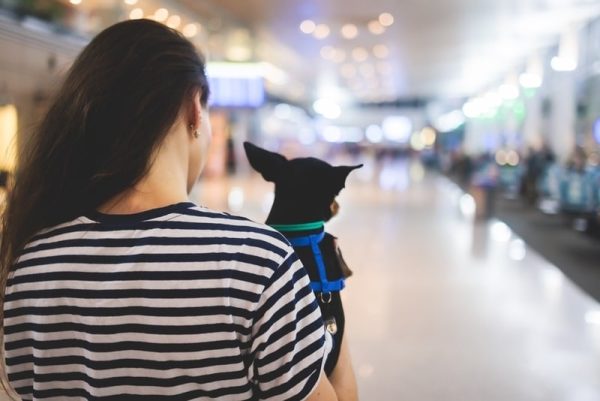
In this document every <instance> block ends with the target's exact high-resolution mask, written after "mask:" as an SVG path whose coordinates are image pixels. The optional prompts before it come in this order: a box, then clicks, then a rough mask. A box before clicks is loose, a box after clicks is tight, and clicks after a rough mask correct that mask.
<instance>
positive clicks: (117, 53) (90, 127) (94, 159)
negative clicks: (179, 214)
mask: <svg viewBox="0 0 600 401" xmlns="http://www.w3.org/2000/svg"><path fill="white" fill-rule="evenodd" d="M204 67H205V65H204V60H203V58H202V57H201V56H200V55H199V54H198V52H197V51H196V49H195V48H194V46H193V45H192V44H191V43H190V42H189V41H188V40H186V39H185V38H184V37H183V36H181V35H180V34H179V33H178V32H176V31H174V30H172V29H170V28H167V27H166V26H164V25H162V24H159V23H157V22H154V21H150V20H135V21H126V22H121V23H118V24H116V25H113V26H111V27H109V28H108V29H106V30H104V31H103V32H101V33H100V34H99V35H98V36H96V37H95V38H94V39H93V40H92V41H91V43H90V44H89V45H88V46H87V47H86V48H85V49H84V50H83V51H82V52H81V54H80V55H79V56H78V57H77V59H76V60H75V62H74V64H73V66H72V67H71V69H70V70H69V73H68V74H67V76H66V78H65V81H64V83H63V85H62V87H61V89H60V90H59V91H58V93H57V96H56V98H55V100H54V102H53V104H52V105H51V107H50V109H49V111H48V113H47V115H46V116H45V118H44V119H43V120H42V122H41V124H40V126H39V128H38V129H37V130H36V131H35V132H33V133H32V134H31V135H30V136H29V138H26V139H25V141H24V142H23V146H22V147H21V149H20V152H19V159H18V165H17V169H16V172H15V179H14V186H13V188H12V190H11V192H10V194H9V196H8V198H7V204H6V208H5V211H4V216H3V221H2V238H1V243H0V263H1V264H2V265H1V272H0V274H1V276H0V279H1V282H0V284H1V287H0V288H1V290H2V300H3V298H4V289H5V286H6V278H7V276H8V272H9V270H10V269H11V266H12V265H13V263H14V261H15V259H16V258H17V257H18V255H19V253H20V252H21V251H22V249H23V247H24V246H25V245H26V243H27V242H28V241H29V239H30V238H31V237H32V236H33V235H34V234H35V233H36V232H38V231H39V230H41V229H43V228H46V227H51V226H54V225H56V224H60V223H63V222H67V221H69V220H72V219H74V218H76V217H78V216H80V215H82V214H85V213H87V212H89V211H92V210H95V209H96V208H98V207H99V206H100V205H102V204H103V203H105V202H106V201H108V200H109V199H111V198H112V197H114V196H116V195H118V194H119V193H121V192H123V191H125V190H126V189H128V188H131V187H132V186H134V185H135V184H136V183H137V182H139V180H140V179H141V178H142V177H144V175H145V174H146V173H147V171H148V169H149V167H150V165H151V162H152V160H151V159H152V156H153V154H154V153H155V150H156V149H157V148H158V146H160V144H161V142H162V141H163V139H164V137H165V135H166V133H167V132H168V130H169V128H170V127H171V126H172V125H173V124H174V123H175V120H176V119H177V117H178V114H179V111H180V110H181V108H182V107H183V106H184V103H185V102H186V101H188V99H191V97H192V94H193V93H194V91H196V90H199V91H200V97H201V103H202V105H203V106H204V105H206V101H207V97H208V83H207V79H206V75H205V68H204ZM1 311H2V308H0V313H2V312H1ZM0 324H1V323H0Z"/></svg>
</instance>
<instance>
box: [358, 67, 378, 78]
mask: <svg viewBox="0 0 600 401" xmlns="http://www.w3.org/2000/svg"><path fill="white" fill-rule="evenodd" d="M360 73H361V74H362V76H363V77H365V78H371V77H373V75H375V67H373V66H372V65H371V64H363V65H361V66H360Z"/></svg>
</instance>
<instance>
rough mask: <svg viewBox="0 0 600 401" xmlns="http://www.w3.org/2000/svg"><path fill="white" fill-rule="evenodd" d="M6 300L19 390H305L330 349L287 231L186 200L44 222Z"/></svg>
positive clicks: (114, 395) (83, 396) (46, 395)
mask: <svg viewBox="0 0 600 401" xmlns="http://www.w3.org/2000/svg"><path fill="white" fill-rule="evenodd" d="M4 310H5V320H4V325H5V338H4V340H5V344H4V348H5V362H6V369H7V373H8V378H9V381H10V384H11V386H12V387H13V388H14V389H15V390H16V391H17V392H18V393H19V394H20V395H21V397H22V398H23V399H24V400H42V399H43V400H49V399H55V400H59V399H60V400H102V401H104V400H127V401H135V400H167V399H168V400H207V399H219V400H232V401H233V400H259V399H261V400H262V399H264V400H302V399H304V398H306V397H307V396H308V395H309V394H310V392H311V391H312V389H313V388H314V386H315V385H316V383H317V381H318V379H319V375H320V374H321V371H322V363H323V358H324V354H325V348H326V347H325V334H324V329H323V322H322V318H321V315H320V312H319V308H318V306H317V303H316V301H315V298H314V295H313V293H312V291H311V289H310V286H309V279H308V277H307V275H306V273H305V271H304V268H303V267H302V264H301V263H300V262H299V260H298V259H297V257H296V255H295V254H294V253H293V250H292V248H291V247H290V246H289V244H288V243H287V241H286V240H285V239H284V238H283V237H282V236H281V235H280V234H279V233H277V232H276V231H274V230H272V229H270V228H269V227H267V226H264V225H262V224H258V223H254V222H251V221H249V220H247V219H244V218H240V217H235V216H230V215H228V214H224V213H218V212H214V211H210V210H208V209H205V208H202V207H198V206H196V205H194V204H192V203H179V204H175V205H171V206H167V207H164V208H160V209H154V210H150V211H146V212H143V213H138V214H135V215H126V216H123V215H104V214H100V213H95V214H93V215H90V216H85V217H80V218H77V219H75V220H73V221H71V222H68V223H65V224H61V225H59V226H57V227H53V228H51V229H47V230H44V231H42V232H41V233H39V234H38V235H36V236H35V237H34V238H33V239H32V240H31V241H30V243H29V244H28V245H27V246H26V248H25V250H24V251H23V254H22V255H21V256H20V257H19V259H18V261H17V263H16V265H15V268H14V269H13V271H12V273H11V274H10V276H9V281H8V285H7V289H6V298H5V304H4Z"/></svg>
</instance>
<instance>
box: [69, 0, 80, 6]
mask: <svg viewBox="0 0 600 401" xmlns="http://www.w3.org/2000/svg"><path fill="white" fill-rule="evenodd" d="M70 1H71V4H74V5H78V4H81V0H70Z"/></svg>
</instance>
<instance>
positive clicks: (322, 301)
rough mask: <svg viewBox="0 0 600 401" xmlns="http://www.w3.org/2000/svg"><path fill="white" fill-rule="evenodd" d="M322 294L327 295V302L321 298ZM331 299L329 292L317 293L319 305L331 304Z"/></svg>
mask: <svg viewBox="0 0 600 401" xmlns="http://www.w3.org/2000/svg"><path fill="white" fill-rule="evenodd" d="M323 294H327V295H329V298H327V300H325V298H324V297H323ZM331 298H332V295H331V293H330V292H321V293H319V299H321V303H323V304H328V303H330V302H331Z"/></svg>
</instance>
